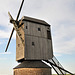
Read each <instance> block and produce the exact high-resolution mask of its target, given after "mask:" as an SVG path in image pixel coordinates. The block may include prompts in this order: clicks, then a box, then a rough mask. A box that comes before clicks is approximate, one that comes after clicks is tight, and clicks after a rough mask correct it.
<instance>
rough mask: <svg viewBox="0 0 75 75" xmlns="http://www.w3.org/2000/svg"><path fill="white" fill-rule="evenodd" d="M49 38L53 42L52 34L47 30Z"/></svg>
mask: <svg viewBox="0 0 75 75" xmlns="http://www.w3.org/2000/svg"><path fill="white" fill-rule="evenodd" d="M47 38H48V39H50V40H51V33H50V31H48V30H47Z"/></svg>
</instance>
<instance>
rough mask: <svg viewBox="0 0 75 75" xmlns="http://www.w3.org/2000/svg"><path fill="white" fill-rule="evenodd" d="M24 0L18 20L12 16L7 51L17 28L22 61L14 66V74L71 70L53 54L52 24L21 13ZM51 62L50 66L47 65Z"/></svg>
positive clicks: (22, 74)
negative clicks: (65, 67) (11, 27)
mask: <svg viewBox="0 0 75 75" xmlns="http://www.w3.org/2000/svg"><path fill="white" fill-rule="evenodd" d="M23 3H24V0H22V3H21V6H20V9H19V12H18V15H17V18H16V20H14V19H13V17H12V16H11V14H10V13H9V12H8V14H9V17H10V23H12V24H13V25H14V27H13V29H12V32H11V35H10V38H9V41H8V43H7V47H6V50H5V52H6V51H7V49H8V46H9V44H10V41H11V38H12V35H13V32H14V30H16V34H17V35H16V61H18V62H21V64H20V65H18V66H17V67H15V68H14V75H31V74H32V75H36V74H38V75H51V68H53V69H54V70H55V72H56V73H57V74H58V75H59V74H62V75H64V74H66V73H69V74H71V75H73V74H72V73H71V72H69V71H67V70H65V69H64V68H63V67H62V65H61V64H60V63H59V61H58V60H57V59H56V57H55V56H54V55H53V47H52V37H51V29H50V25H49V24H48V23H47V22H45V21H43V20H39V19H35V18H30V17H26V16H23V17H22V18H21V19H20V20H19V21H18V18H19V15H20V13H21V9H22V6H23ZM47 63H48V64H50V66H48V65H47Z"/></svg>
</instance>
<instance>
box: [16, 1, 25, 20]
mask: <svg viewBox="0 0 75 75" xmlns="http://www.w3.org/2000/svg"><path fill="white" fill-rule="evenodd" d="M23 3H24V0H22V3H21V6H20V9H19V12H18V15H17V18H16V21H17V20H18V18H19V15H20V12H21V9H22V6H23Z"/></svg>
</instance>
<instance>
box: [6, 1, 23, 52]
mask: <svg viewBox="0 0 75 75" xmlns="http://www.w3.org/2000/svg"><path fill="white" fill-rule="evenodd" d="M23 3H24V0H22V3H21V6H20V9H19V12H18V15H17V18H16V21H17V20H18V18H19V15H20V12H21V9H22V6H23ZM13 32H14V27H13V29H12V32H11V35H10V38H9V40H8V43H7V46H6V49H5V52H6V51H7V49H8V46H9V44H10V41H11V38H12V35H13Z"/></svg>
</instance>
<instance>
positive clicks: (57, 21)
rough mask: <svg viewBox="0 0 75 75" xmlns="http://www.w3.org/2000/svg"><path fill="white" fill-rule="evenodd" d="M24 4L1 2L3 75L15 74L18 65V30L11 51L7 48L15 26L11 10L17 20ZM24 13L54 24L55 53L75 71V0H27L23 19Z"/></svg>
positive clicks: (0, 65)
mask: <svg viewBox="0 0 75 75" xmlns="http://www.w3.org/2000/svg"><path fill="white" fill-rule="evenodd" d="M20 4H21V0H1V1H0V75H13V68H14V67H15V66H17V65H18V63H17V62H16V32H14V35H13V38H12V40H11V43H10V46H9V48H8V51H7V52H6V53H5V52H4V51H5V47H6V44H7V42H8V39H9V36H10V33H11V31H12V28H13V25H12V24H10V23H9V16H8V11H9V12H10V13H11V14H12V16H13V18H14V19H16V16H17V13H18V10H19V7H20ZM23 16H29V17H33V18H37V19H41V20H45V21H46V22H47V23H48V24H50V25H51V34H52V44H53V52H54V55H55V57H56V58H57V59H58V60H59V62H60V63H61V64H62V65H63V67H64V68H65V69H67V70H69V71H70V72H72V73H75V0H25V2H24V5H23V8H22V11H21V14H20V17H19V19H21V18H22V17H23ZM53 73H54V72H53Z"/></svg>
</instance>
